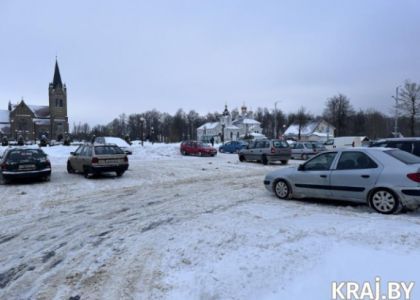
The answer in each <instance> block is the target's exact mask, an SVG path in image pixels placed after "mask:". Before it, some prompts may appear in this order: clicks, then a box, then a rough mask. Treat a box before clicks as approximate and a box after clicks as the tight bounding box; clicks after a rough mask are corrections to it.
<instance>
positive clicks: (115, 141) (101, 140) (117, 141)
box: [95, 136, 133, 154]
mask: <svg viewBox="0 0 420 300" xmlns="http://www.w3.org/2000/svg"><path fill="white" fill-rule="evenodd" d="M95 143H97V144H108V145H117V146H118V147H120V148H121V149H122V150H123V151H124V152H125V154H133V148H132V147H131V145H130V144H129V143H127V142H126V141H125V140H123V139H122V138H119V137H114V136H98V137H96V138H95Z"/></svg>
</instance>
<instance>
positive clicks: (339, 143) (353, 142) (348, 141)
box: [324, 136, 370, 150]
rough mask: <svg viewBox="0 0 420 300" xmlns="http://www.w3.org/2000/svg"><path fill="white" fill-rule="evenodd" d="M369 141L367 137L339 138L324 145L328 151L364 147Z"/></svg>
mask: <svg viewBox="0 0 420 300" xmlns="http://www.w3.org/2000/svg"><path fill="white" fill-rule="evenodd" d="M369 141H370V140H369V138H368V137H367V136H339V137H336V138H332V139H329V140H327V141H326V142H325V143H324V145H325V147H327V149H328V150H332V149H335V148H342V147H362V146H364V147H366V146H368V145H369Z"/></svg>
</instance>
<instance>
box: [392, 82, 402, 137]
mask: <svg viewBox="0 0 420 300" xmlns="http://www.w3.org/2000/svg"><path fill="white" fill-rule="evenodd" d="M399 88H400V86H397V88H396V89H395V96H392V98H394V99H395V124H394V137H397V136H396V135H397V133H398V95H399V93H398V90H399Z"/></svg>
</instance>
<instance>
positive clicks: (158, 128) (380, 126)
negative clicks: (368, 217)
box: [72, 81, 420, 142]
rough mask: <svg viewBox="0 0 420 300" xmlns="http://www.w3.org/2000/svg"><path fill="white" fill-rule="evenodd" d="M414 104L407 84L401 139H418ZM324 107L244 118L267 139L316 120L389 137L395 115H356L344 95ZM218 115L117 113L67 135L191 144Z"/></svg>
mask: <svg viewBox="0 0 420 300" xmlns="http://www.w3.org/2000/svg"><path fill="white" fill-rule="evenodd" d="M419 104H420V85H417V84H416V83H412V82H410V81H406V82H405V84H404V86H403V88H402V89H401V90H400V91H399V94H398V111H399V117H398V132H400V133H402V134H403V135H404V136H415V135H419V134H420V130H419V129H418V128H416V120H417V118H418V117H419V111H420V105H419ZM324 105H325V107H324V112H323V114H322V115H319V116H315V115H313V114H311V113H310V112H308V111H307V110H306V109H305V108H303V107H300V108H298V109H297V111H296V112H294V113H290V114H285V113H284V112H283V111H282V110H281V109H277V110H274V109H268V108H260V107H259V108H257V109H256V110H255V111H253V112H248V114H249V117H253V118H254V119H255V120H257V121H259V122H261V127H262V129H263V134H265V135H266V136H267V137H273V136H275V135H277V136H279V135H281V134H282V133H283V131H284V130H285V129H286V128H287V127H288V126H289V125H290V124H298V125H300V127H302V128H303V127H304V126H305V125H306V124H307V123H308V122H310V121H314V120H318V119H321V118H322V119H324V120H326V121H327V122H329V123H330V124H332V125H333V126H334V127H335V128H336V131H335V136H346V135H351V136H353V135H357V136H368V137H370V138H372V139H376V138H381V137H390V136H391V135H392V133H393V132H394V126H395V115H387V114H384V113H382V112H379V111H377V110H375V109H367V110H361V109H360V110H358V111H356V110H355V109H354V108H353V106H352V105H351V102H350V100H349V98H348V97H346V96H345V95H343V94H338V95H335V96H333V97H331V98H328V99H327V100H326V102H325V103H324ZM384 105H385V106H389V110H390V112H392V111H393V110H395V106H393V105H392V102H387V103H386V104H384ZM231 115H232V119H233V120H234V119H235V118H236V117H237V116H238V115H239V110H238V109H237V108H235V109H233V110H232V111H231ZM219 116H220V113H219V112H214V113H208V114H207V115H205V116H202V115H200V114H198V113H197V112H196V111H194V110H191V111H189V112H184V111H183V110H182V109H179V110H178V111H177V112H176V113H175V114H174V115H170V114H168V113H162V112H159V111H157V110H151V111H146V112H143V113H136V114H130V115H126V114H122V115H120V116H119V117H118V118H115V119H114V120H113V121H111V122H110V123H108V124H106V125H97V126H94V127H93V128H91V127H90V126H89V125H88V124H87V123H86V124H74V125H73V131H72V136H73V138H74V139H80V140H89V139H90V138H91V137H92V136H93V135H95V136H120V137H127V136H128V137H130V139H131V140H140V139H142V138H141V137H143V139H144V140H154V141H161V142H178V141H181V140H184V139H195V138H196V136H197V128H198V127H199V126H201V125H203V124H204V123H206V122H216V121H218V120H219ZM275 127H276V128H275ZM275 132H277V134H275Z"/></svg>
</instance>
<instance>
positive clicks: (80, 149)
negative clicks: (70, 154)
mask: <svg viewBox="0 0 420 300" xmlns="http://www.w3.org/2000/svg"><path fill="white" fill-rule="evenodd" d="M84 147H85V146H79V148H77V149H76V151H74V153H76V154H77V155H80V153H82V151H83V148H84Z"/></svg>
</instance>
